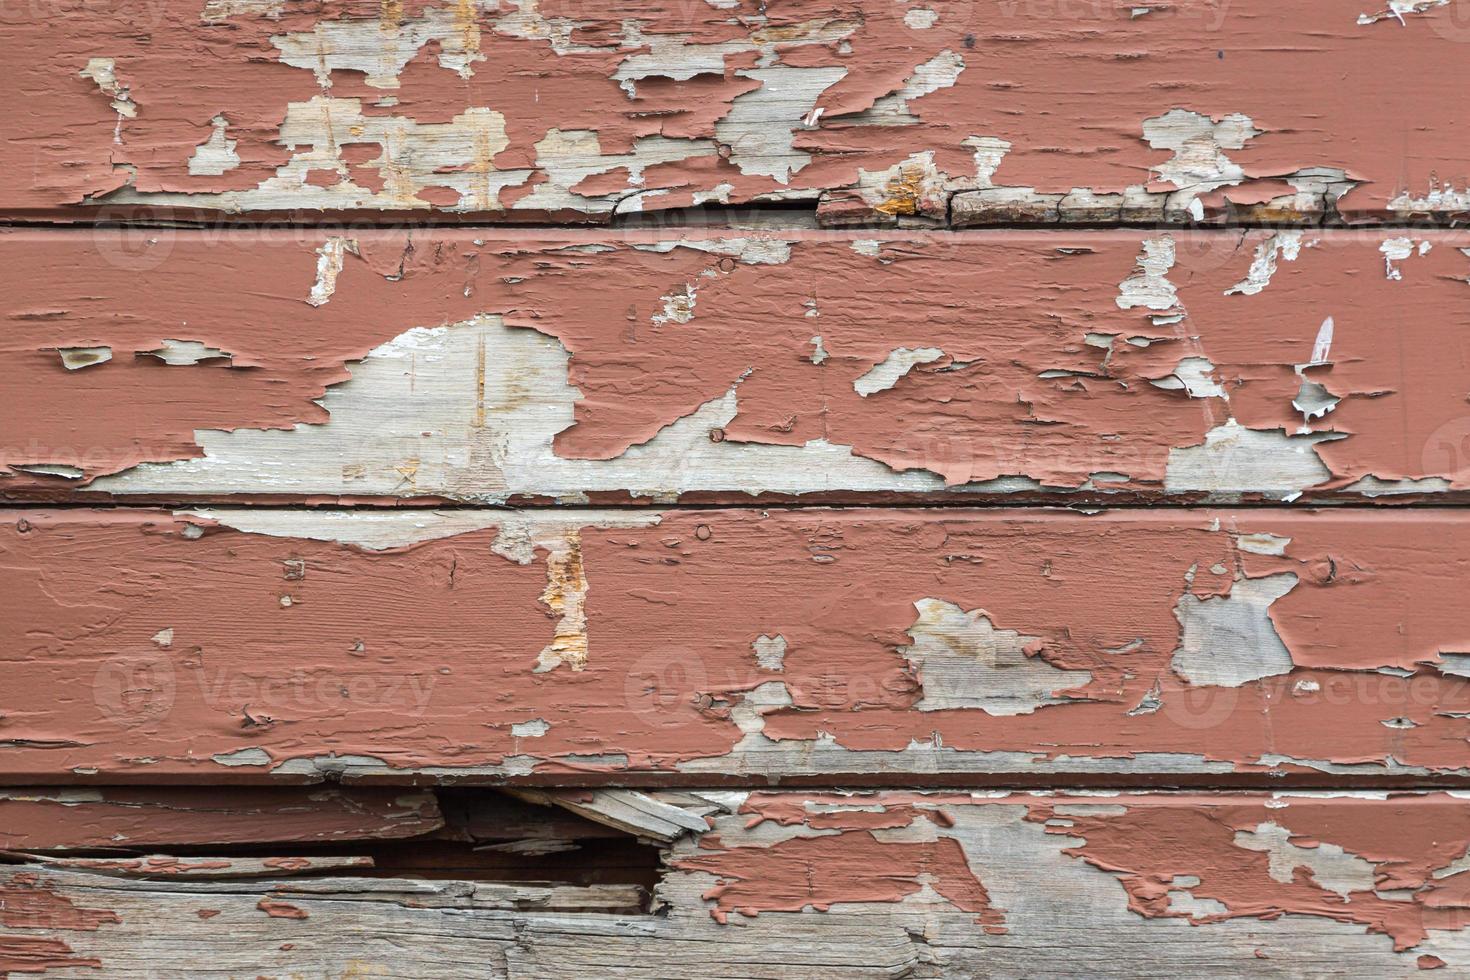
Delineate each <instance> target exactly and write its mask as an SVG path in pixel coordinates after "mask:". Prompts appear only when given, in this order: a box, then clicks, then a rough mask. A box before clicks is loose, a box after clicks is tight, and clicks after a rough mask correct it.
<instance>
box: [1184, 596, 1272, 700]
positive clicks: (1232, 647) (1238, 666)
mask: <svg viewBox="0 0 1470 980" xmlns="http://www.w3.org/2000/svg"><path fill="white" fill-rule="evenodd" d="M1296 585H1297V576H1296V575H1295V574H1294V573H1291V572H1282V573H1280V574H1277V575H1267V576H1264V577H1262V578H1254V579H1253V578H1238V579H1236V580H1235V581H1234V582H1233V583H1232V584H1231V587H1230V593H1229V595H1223V596H1209V597H1207V598H1204V599H1201V598H1199V597H1198V596H1196V595H1194V593H1192V592H1186V593H1184V595H1182V596H1180V597H1179V602H1178V604H1177V605H1176V606H1175V608H1174V615H1175V616H1177V617H1178V619H1179V648H1178V649H1176V650H1175V651H1174V657H1173V668H1174V672H1175V673H1176V674H1178V675H1179V676H1180V677H1183V678H1184V679H1185V680H1187V681H1189V683H1190V684H1192V685H1194V686H1196V687H1239V686H1241V685H1242V684H1246V683H1249V682H1251V681H1257V680H1260V679H1261V678H1263V677H1273V676H1276V675H1278V674H1285V673H1289V672H1290V671H1291V669H1292V666H1293V665H1292V660H1291V652H1290V651H1289V650H1287V648H1286V644H1285V643H1283V642H1282V640H1281V636H1280V635H1279V634H1278V633H1277V632H1276V626H1275V624H1274V623H1272V622H1271V615H1270V613H1271V603H1273V602H1275V601H1276V600H1277V599H1279V598H1281V597H1282V596H1284V595H1286V593H1288V592H1290V591H1291V590H1292V589H1294V588H1295V587H1296Z"/></svg>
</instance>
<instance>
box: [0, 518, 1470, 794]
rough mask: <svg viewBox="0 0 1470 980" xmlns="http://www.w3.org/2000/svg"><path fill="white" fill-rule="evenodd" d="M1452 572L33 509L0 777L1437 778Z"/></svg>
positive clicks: (1141, 537) (1339, 556) (1397, 564)
mask: <svg viewBox="0 0 1470 980" xmlns="http://www.w3.org/2000/svg"><path fill="white" fill-rule="evenodd" d="M1467 549H1470V513H1467V512H1466V511H1463V510H1435V509H1424V510H1415V511H1387V512H1380V511H1362V510H1354V511H1351V512H1335V513H1334V512H1328V513H1302V512H1288V511H1284V510H1280V509H1274V510H1273V509H1257V510H1252V511H1247V512H1205V511H1176V512H1173V513H1170V512H1167V511H1159V512H1117V513H1104V514H1097V515H1092V516H1087V515H1083V514H1078V513H1069V512H1059V511H1051V512H1048V511H1026V510H1009V511H1003V512H989V513H987V512H980V511H971V510H960V509H952V510H947V511H938V512H936V511H933V510H884V509H869V510H856V511H842V510H823V509H818V508H808V509H800V510H796V511H770V512H761V511H754V510H698V511H666V512H656V511H648V512H643V511H634V512H628V511H572V512H566V513H559V514H558V513H553V514H547V513H545V512H504V511H454V512H444V513H435V512H430V511H399V512H391V511H369V512H362V511H354V512H343V511H270V510H261V509H237V510H223V509H220V510H214V511H209V512H197V511H196V512H179V513H177V514H175V513H169V512H166V511H149V510H142V509H131V510H126V511H123V510H114V511H86V510H77V509H69V510H63V511H51V512H47V511H41V510H36V509H30V510H25V511H21V512H12V513H9V514H6V515H4V522H3V524H0V558H3V561H0V581H3V590H4V591H5V593H6V594H8V595H10V596H11V597H13V600H14V606H13V610H14V611H13V612H12V613H11V614H10V615H9V616H8V617H7V618H6V620H5V622H4V623H3V630H4V633H3V636H0V640H3V647H4V648H5V649H7V650H11V651H13V653H12V660H11V662H10V663H9V665H8V674H7V676H8V683H7V684H6V686H5V689H4V691H3V694H0V697H3V701H0V711H3V713H4V715H5V716H6V724H5V729H4V737H5V740H6V746H7V751H6V752H5V754H4V756H3V773H4V775H5V776H6V777H7V778H11V779H24V778H35V777H36V776H37V775H38V774H50V775H52V776H54V775H56V774H58V773H65V774H67V776H68V777H69V778H80V779H87V778H90V779H95V780H98V781H103V780H106V779H108V778H123V779H130V780H154V781H156V780H162V779H168V778H179V777H184V776H187V777H189V778H200V779H209V780H219V781H255V782H259V781H264V780H280V779H287V780H290V779H305V780H312V779H322V778H329V777H330V778H335V777H337V776H342V777H345V778H385V779H396V780H399V781H405V780H409V779H411V778H413V777H414V776H415V774H418V775H421V776H433V777H437V778H441V779H446V780H454V779H468V780H481V781H500V780H511V781H522V782H528V783H531V784H533V785H534V784H536V783H538V782H539V783H542V784H545V783H553V784H560V785H562V786H588V785H595V784H597V783H599V782H600V783H602V784H604V785H605V784H607V783H609V782H612V783H618V782H623V783H627V782H629V781H637V780H648V781H651V782H653V783H660V782H665V783H666V782H671V781H680V782H683V783H684V784H686V785H687V784H689V783H693V782H697V781H698V780H699V779H701V778H704V779H710V778H731V779H744V780H765V779H776V778H785V777H792V776H794V777H804V778H807V779H809V780H810V779H827V780H833V781H839V780H840V779H841V778H843V777H844V776H847V775H852V776H859V777H863V778H867V779H872V778H874V777H875V774H885V773H886V774H888V775H887V776H886V777H884V778H888V779H890V780H902V781H905V782H909V781H915V780H922V779H930V778H944V779H954V778H956V777H958V776H963V777H965V778H969V779H972V780H985V779H996V778H999V779H1010V778H1014V777H1015V776H1017V775H1022V776H1030V777H1038V776H1044V775H1046V774H1054V775H1069V776H1071V775H1079V774H1088V775H1091V776H1098V775H1104V776H1106V775H1118V774H1134V775H1135V776H1137V775H1142V774H1161V773H1162V774H1170V773H1173V774H1184V775H1191V774H1192V775H1211V776H1212V777H1216V778H1228V777H1229V776H1230V775H1233V774H1249V773H1267V772H1278V771H1279V772H1294V773H1318V774H1321V773H1329V774H1352V775H1363V776H1388V777H1395V778H1406V777H1424V776H1441V775H1444V776H1448V775H1453V776H1464V775H1470V773H1467V770H1466V766H1465V757H1464V752H1463V745H1464V740H1465V738H1466V736H1467V734H1470V732H1467V725H1470V703H1467V699H1470V686H1467V681H1466V680H1465V674H1466V672H1467V670H1470V667H1467V653H1470V650H1467V647H1466V637H1465V633H1464V622H1463V615H1462V613H1463V610H1462V608H1461V606H1462V603H1461V597H1462V596H1463V595H1464V594H1465V589H1466V584H1467V575H1470V571H1467V563H1466V560H1465V555H1466V553H1467ZM114 581H120V582H127V583H133V584H132V585H131V586H128V587H120V586H114V585H112V584H110V583H112V582H114ZM1426 583H1433V586H1432V587H1426ZM78 679H80V681H81V683H78ZM61 683H69V684H71V685H72V689H73V690H75V691H76V692H77V693H76V696H73V697H69V698H64V699H58V698H55V697H53V696H52V694H51V693H50V692H53V691H55V690H56V689H57V685H58V684H61Z"/></svg>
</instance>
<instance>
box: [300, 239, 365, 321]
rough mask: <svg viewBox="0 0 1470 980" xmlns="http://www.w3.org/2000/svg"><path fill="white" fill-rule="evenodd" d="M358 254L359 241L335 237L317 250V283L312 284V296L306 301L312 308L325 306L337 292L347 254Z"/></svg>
mask: <svg viewBox="0 0 1470 980" xmlns="http://www.w3.org/2000/svg"><path fill="white" fill-rule="evenodd" d="M348 252H351V253H352V254H353V255H356V254H358V252H357V239H355V238H342V237H340V236H335V235H334V236H333V237H331V238H328V239H327V240H326V242H324V243H323V244H322V247H321V248H319V249H317V250H316V282H314V283H312V286H311V295H310V296H308V297H307V299H306V301H307V302H308V303H310V304H311V305H312V306H325V305H326V304H327V301H328V300H329V299H331V298H332V294H333V293H335V292H336V291H337V277H338V276H339V275H341V274H342V263H343V262H344V261H346V256H347V253H348Z"/></svg>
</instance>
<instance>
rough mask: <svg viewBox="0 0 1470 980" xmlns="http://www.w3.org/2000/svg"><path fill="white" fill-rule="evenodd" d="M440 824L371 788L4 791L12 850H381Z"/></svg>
mask: <svg viewBox="0 0 1470 980" xmlns="http://www.w3.org/2000/svg"><path fill="white" fill-rule="evenodd" d="M14 748H15V746H14V744H13V743H7V750H8V751H13V750H14ZM443 825H444V820H443V818H442V817H441V816H440V813H439V806H438V803H437V801H436V800H435V798H434V797H433V795H431V794H429V793H400V792H396V791H392V790H379V789H373V788H369V787H352V788H338V787H313V788H311V789H309V790H303V789H299V788H288V787H268V788H254V789H251V790H250V791H249V792H235V791H232V790H229V789H222V788H219V787H209V788H198V787H186V786H155V787H149V788H146V789H141V788H140V789H129V788H126V787H118V786H108V787H97V788H91V787H60V786H58V787H50V788H44V787H29V788H26V789H12V790H0V850H7V851H54V850H66V851H72V850H96V849H113V848H130V849H134V850H136V849H138V848H150V847H152V848H156V847H188V848H201V847H228V846H231V845H241V844H257V845H270V844H323V843H335V842H338V841H350V840H359V841H375V840H391V839H397V838H404V837H420V836H423V835H425V834H430V833H434V832H436V831H438V830H439V829H440V828H441V827H443Z"/></svg>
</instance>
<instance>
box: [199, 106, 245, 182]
mask: <svg viewBox="0 0 1470 980" xmlns="http://www.w3.org/2000/svg"><path fill="white" fill-rule="evenodd" d="M212 124H213V126H214V132H212V133H211V134H210V136H209V139H207V140H205V141H204V142H203V143H200V144H199V145H198V146H196V147H194V154H193V155H192V156H191V157H189V174H190V175H191V176H194V177H201V176H202V177H217V176H219V175H220V174H223V173H228V172H229V171H231V170H234V169H235V168H236V167H238V166H240V155H239V154H238V153H236V152H235V147H236V145H237V141H236V140H232V139H230V138H229V137H228V136H226V130H227V129H228V127H229V125H230V121H229V120H228V119H226V118H225V117H224V116H222V115H221V116H215V117H214V119H213V120H212Z"/></svg>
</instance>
